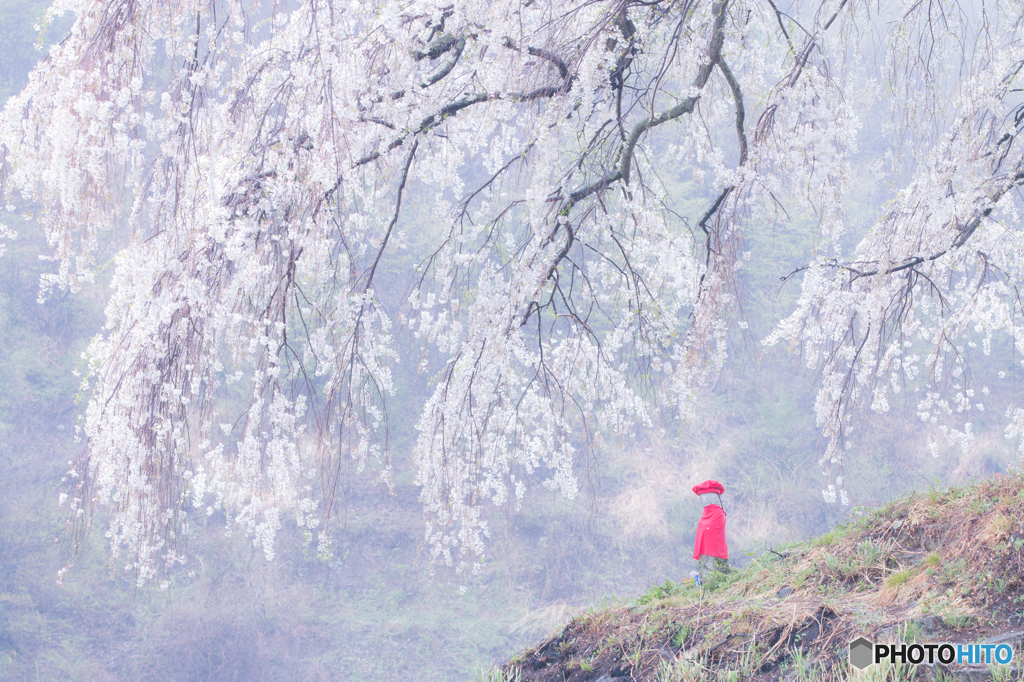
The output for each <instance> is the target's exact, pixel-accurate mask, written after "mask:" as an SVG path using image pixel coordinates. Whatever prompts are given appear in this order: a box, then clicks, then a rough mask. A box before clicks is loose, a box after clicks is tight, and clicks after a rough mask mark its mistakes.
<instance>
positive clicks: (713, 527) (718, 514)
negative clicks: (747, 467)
mask: <svg viewBox="0 0 1024 682" xmlns="http://www.w3.org/2000/svg"><path fill="white" fill-rule="evenodd" d="M693 492H694V493H696V494H697V495H702V494H704V493H718V494H719V495H721V494H722V493H724V492H725V486H723V485H722V484H721V483H719V482H718V481H704V482H703V483H701V484H700V485H695V486H693ZM701 554H707V555H708V556H714V557H719V558H721V559H728V558H729V547H728V546H727V545H726V544H725V511H724V510H723V509H722V508H721V507H719V506H718V505H717V504H709V505H707V506H706V507H704V515H703V516H702V517H700V522H698V523H697V541H696V542H695V543H694V545H693V558H694V559H699V558H700V555H701Z"/></svg>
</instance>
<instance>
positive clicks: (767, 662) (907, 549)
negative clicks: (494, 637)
mask: <svg viewBox="0 0 1024 682" xmlns="http://www.w3.org/2000/svg"><path fill="white" fill-rule="evenodd" d="M1022 484H1024V473H1021V472H1016V473H1014V474H1012V475H1008V476H999V477H996V478H995V479H993V480H989V481H985V482H981V483H977V484H975V485H971V486H966V487H962V488H951V489H949V490H946V491H939V490H934V491H932V492H930V493H924V494H914V495H911V496H909V497H905V498H902V499H899V500H897V501H895V502H892V503H890V504H888V505H887V506H885V507H884V508H881V509H879V510H876V511H874V512H871V513H866V514H864V515H862V516H861V517H860V518H859V519H858V520H857V521H855V522H852V523H850V524H848V525H846V526H842V527H839V528H837V529H835V530H834V531H832V532H830V533H828V534H827V535H824V536H822V537H819V538H817V539H814V540H811V541H808V542H803V543H799V544H795V545H790V546H787V547H785V548H776V549H775V550H769V551H768V552H767V553H765V554H764V555H762V556H761V557H759V558H757V559H756V560H754V561H753V562H752V563H751V565H750V566H749V567H748V568H746V569H744V570H742V571H735V572H733V573H732V574H729V575H718V576H716V577H715V578H714V579H713V580H710V581H708V584H707V585H705V587H704V588H703V589H701V588H699V587H697V586H695V585H693V584H692V583H684V584H681V585H677V584H673V583H671V582H667V583H666V584H665V585H660V586H654V587H652V588H650V589H649V590H648V592H647V593H646V594H645V595H643V596H641V597H640V598H638V599H637V600H636V601H635V602H634V603H632V604H628V605H620V606H614V607H611V608H603V609H594V610H591V611H590V612H588V613H586V614H582V615H579V616H578V617H576V618H575V619H574V620H572V621H571V622H570V623H569V624H568V625H566V626H565V627H564V628H563V629H562V630H561V632H559V633H557V634H556V635H554V636H551V637H549V638H548V639H545V640H544V641H542V642H541V643H540V644H538V645H537V646H535V647H533V648H531V649H529V650H527V651H525V652H523V653H521V654H520V655H518V656H516V657H515V658H514V659H512V660H511V661H509V662H508V663H506V664H505V665H504V666H502V667H501V668H500V669H496V670H494V671H492V672H491V673H490V674H488V675H484V676H483V677H482V679H485V680H502V681H509V682H510V681H516V682H555V681H557V682H584V681H595V682H615V681H616V680H623V681H624V680H656V681H658V682H669V681H686V682H689V681H701V680H764V681H768V680H772V681H775V680H781V681H784V682H794V681H796V680H822V681H835V682H840V681H845V680H878V681H881V680H894V681H895V680H968V679H969V680H981V679H995V680H1020V679H1024V667H1021V664H1022V663H1024V654H1022V651H1021V641H1022V638H1024V490H1022ZM861 635H863V636H866V637H867V638H868V639H870V640H872V641H875V642H885V641H907V642H910V641H921V642H952V643H961V642H965V643H972V642H982V641H984V640H986V639H990V638H994V637H1003V639H1001V640H999V641H1009V642H1010V643H1011V644H1012V645H1013V646H1014V647H1015V656H1014V661H1013V664H1012V665H1011V666H996V665H992V666H987V665H981V666H967V665H962V666H961V665H952V666H948V667H947V666H941V665H936V666H926V665H921V666H910V665H907V666H904V667H900V666H898V665H897V666H887V667H883V666H880V665H874V666H870V667H869V668H867V669H866V670H865V671H856V670H855V669H853V668H852V667H851V666H850V665H849V664H848V662H847V660H846V657H847V651H848V649H847V647H848V644H849V642H850V641H851V640H853V639H855V638H856V637H858V636H861Z"/></svg>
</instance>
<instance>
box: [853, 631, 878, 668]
mask: <svg viewBox="0 0 1024 682" xmlns="http://www.w3.org/2000/svg"><path fill="white" fill-rule="evenodd" d="M874 652H875V645H874V644H872V643H871V641H870V640H868V639H866V638H864V637H858V638H857V639H855V640H853V641H852V642H850V665H852V666H853V667H854V668H856V669H857V670H863V669H864V668H866V667H868V666H869V665H871V664H872V663H874V662H875V657H874Z"/></svg>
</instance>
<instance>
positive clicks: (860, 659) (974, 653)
mask: <svg viewBox="0 0 1024 682" xmlns="http://www.w3.org/2000/svg"><path fill="white" fill-rule="evenodd" d="M883 661H889V662H890V663H910V664H911V665H919V664H921V663H928V664H929V665H934V664H935V663H942V664H943V665H949V664H951V663H957V664H960V665H978V664H989V665H991V664H992V663H998V664H999V665H1007V664H1009V663H1012V662H1013V647H1012V646H1010V645H1009V644H949V643H944V644H906V643H903V644H874V643H873V642H871V641H870V640H869V639H867V638H865V637H858V638H857V639H855V640H853V641H852V642H850V665H852V666H853V667H854V668H856V669H857V670H863V669H864V668H866V667H868V666H869V665H874V664H875V663H882V662H883Z"/></svg>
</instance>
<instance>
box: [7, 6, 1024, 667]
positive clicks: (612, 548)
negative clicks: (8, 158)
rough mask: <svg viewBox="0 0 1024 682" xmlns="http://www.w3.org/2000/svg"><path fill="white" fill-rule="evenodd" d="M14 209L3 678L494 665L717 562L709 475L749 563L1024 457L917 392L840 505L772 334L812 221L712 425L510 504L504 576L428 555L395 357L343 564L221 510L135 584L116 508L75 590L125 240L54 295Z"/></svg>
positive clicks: (410, 259) (747, 281)
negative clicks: (962, 437) (457, 567)
mask: <svg viewBox="0 0 1024 682" xmlns="http://www.w3.org/2000/svg"><path fill="white" fill-rule="evenodd" d="M46 7H47V2H45V0H43V1H40V0H0V104H2V103H4V102H6V100H7V99H8V97H10V96H11V95H12V94H14V93H16V92H18V91H19V90H20V89H21V88H22V87H23V86H24V84H25V83H26V82H27V78H28V73H29V71H30V70H31V68H32V66H33V65H34V63H35V62H36V61H37V60H38V59H39V58H40V57H41V56H42V55H43V54H45V51H44V50H43V49H42V48H44V47H45V46H46V45H50V44H52V43H54V42H55V41H59V40H60V39H61V38H62V37H63V35H65V34H66V32H67V28H68V26H69V25H70V21H71V17H65V18H63V19H62V20H58V21H55V22H54V23H53V24H52V25H49V26H41V27H40V28H41V30H37V29H36V28H35V27H36V26H37V25H39V24H41V23H42V22H41V18H42V16H43V14H44V12H45V10H46ZM870 115H872V114H869V113H867V112H865V113H863V116H864V117H868V116H870ZM874 115H877V114H874ZM869 123H870V121H868V120H866V118H865V125H864V128H863V129H862V135H861V138H860V140H859V144H860V152H859V155H858V157H857V159H856V160H855V163H856V164H857V172H856V173H855V174H854V175H855V177H856V178H857V180H856V183H857V184H856V191H855V192H854V194H853V198H852V199H851V203H850V205H849V206H848V209H849V223H850V225H851V230H850V234H849V235H848V236H847V239H848V240H849V241H850V243H851V244H852V243H855V241H856V239H858V238H859V236H860V235H862V234H863V233H864V231H865V230H866V229H867V228H868V226H870V224H871V222H872V220H873V219H874V218H875V217H876V216H877V215H879V214H880V212H881V210H882V206H883V204H884V202H885V201H886V199H887V198H888V197H889V196H891V192H892V189H891V188H890V187H888V186H886V185H885V184H884V182H882V181H880V180H877V179H875V175H874V174H873V173H871V172H870V171H869V168H870V165H871V160H872V156H873V155H872V152H873V150H874V149H875V148H874V147H873V146H872V137H871V135H872V132H871V131H872V130H877V129H878V126H873V125H869ZM670 188H671V190H672V193H673V194H674V195H675V196H674V202H675V204H676V206H677V208H678V209H679V210H680V213H681V214H683V215H684V216H686V217H688V218H690V219H691V221H692V219H693V217H694V216H699V215H700V214H701V213H703V211H704V210H706V203H707V202H706V200H705V192H703V191H701V190H702V188H700V187H695V186H693V184H692V183H686V182H679V183H676V184H675V186H672V185H671V183H670ZM13 209H14V210H13V211H11V210H0V222H3V223H4V224H6V225H7V226H9V227H10V228H12V229H14V230H16V231H17V233H18V236H17V238H16V239H15V240H13V241H11V242H9V243H8V250H7V253H6V254H5V255H4V256H2V257H0V679H12V680H23V679H24V680H63V679H74V680H85V679H88V680H166V679H174V680H253V679H265V680H274V679H289V680H389V679H395V680H397V679H403V680H464V679H470V678H472V677H473V676H474V674H476V673H478V672H479V671H481V670H486V669H487V668H489V667H490V666H491V665H493V664H495V663H497V662H500V661H502V660H505V659H507V658H508V657H510V656H512V655H513V654H514V653H515V652H516V651H517V650H518V649H520V648H522V647H524V646H526V645H528V644H530V643H532V642H534V641H536V640H537V639H538V638H539V637H541V636H543V635H544V634H545V633H546V632H548V631H550V630H551V629H553V628H555V627H557V626H558V625H560V624H562V623H564V622H565V621H566V620H567V619H568V618H570V617H571V615H572V614H573V613H575V612H576V611H577V610H580V609H583V608H587V607H590V606H594V605H601V604H603V603H612V602H615V601H616V600H620V599H630V598H632V597H633V596H635V595H637V594H639V593H641V592H642V591H644V590H645V589H646V588H647V586H649V585H651V584H653V583H663V582H664V581H665V580H667V579H671V580H674V581H675V580H680V579H682V578H685V577H687V576H688V574H689V571H690V570H692V569H694V568H695V567H696V562H695V561H694V560H693V559H692V558H691V553H692V548H693V540H694V533H695V530H696V526H697V521H698V519H699V518H700V515H701V508H700V505H699V502H698V498H697V497H696V496H695V495H693V494H692V492H691V491H690V488H691V487H692V486H693V485H695V484H696V483H699V482H700V481H703V480H705V479H708V478H716V479H718V480H719V481H721V482H722V483H723V484H724V485H725V487H726V491H727V492H726V494H725V496H724V503H725V508H726V511H727V512H728V526H727V537H728V542H729V546H730V555H731V559H732V562H733V564H734V565H744V564H746V563H748V562H749V561H750V556H752V555H753V556H756V555H757V554H759V553H761V552H763V551H766V549H767V548H770V547H776V546H778V545H780V544H783V543H786V542H791V541H796V540H799V539H803V538H806V537H809V536H814V535H818V534H820V533H822V532H824V531H826V530H828V529H829V528H831V527H832V526H834V525H835V524H836V523H839V522H841V521H842V520H843V519H844V518H846V517H847V516H848V515H850V514H856V513H858V509H862V508H865V507H871V506H874V505H877V504H879V503H882V502H884V501H887V500H889V499H891V498H892V497H894V496H897V495H899V494H901V493H903V492H905V491H907V490H910V489H928V488H929V487H932V486H935V487H945V486H947V485H950V484H954V483H959V482H964V481H968V480H971V479H975V478H984V477H989V476H992V475H993V474H995V473H999V472H1002V471H1005V470H1006V469H1007V468H1008V467H1010V466H1012V465H1013V464H1014V463H1015V462H1016V461H1017V458H1018V455H1017V454H1016V446H1017V443H1015V442H1012V441H1009V440H1007V439H1006V438H1005V437H1004V435H1003V430H1002V425H1001V423H1000V422H1001V419H1002V416H1003V415H1001V414H998V413H995V411H990V412H982V413H980V414H974V415H972V417H973V427H974V431H975V433H976V434H977V437H976V439H975V440H974V441H973V442H972V443H971V444H970V447H969V449H968V450H967V452H966V453H963V452H961V451H960V450H959V449H954V448H950V447H949V446H947V445H946V444H945V440H944V438H943V437H942V434H941V433H940V431H939V428H938V426H936V425H933V424H930V423H926V422H922V421H921V420H920V419H919V418H918V416H917V415H916V411H915V405H916V401H915V399H914V398H913V396H912V394H910V393H909V392H905V393H903V395H904V396H908V395H909V400H908V401H907V403H905V404H895V403H894V405H893V409H891V410H890V411H889V412H888V413H887V414H885V415H872V416H871V417H870V418H869V419H866V420H864V421H862V422H860V423H859V426H858V428H857V430H856V431H854V432H853V439H854V440H853V445H852V447H851V450H850V456H849V458H848V460H847V463H846V467H845V481H844V483H845V486H846V487H847V489H848V491H849V493H850V500H851V504H850V506H847V507H842V506H838V505H827V504H825V503H824V501H823V498H822V494H821V489H822V488H823V487H824V485H825V479H824V476H823V475H822V473H821V470H820V469H819V467H818V464H817V462H818V459H819V457H820V456H821V452H822V449H823V445H824V444H823V442H822V439H821V437H820V433H819V430H818V429H817V428H816V426H815V423H814V400H815V394H816V390H817V383H816V377H815V374H814V371H813V370H812V369H808V368H807V367H806V366H805V365H806V363H805V361H804V359H802V358H801V357H799V355H798V354H796V353H791V352H787V350H786V349H785V348H782V347H774V348H765V347H764V346H762V344H761V339H763V338H764V337H765V336H766V335H767V334H768V333H769V331H770V330H771V328H772V324H773V323H774V322H775V321H777V320H778V319H780V318H781V317H783V316H784V315H785V314H786V313H788V312H789V311H790V310H791V306H792V303H793V301H794V300H795V298H796V296H797V294H798V293H799V279H798V278H795V279H794V280H793V281H791V282H790V283H788V284H786V285H785V286H783V285H782V284H781V283H780V277H783V276H785V275H787V274H789V273H790V272H792V271H793V270H794V269H795V268H796V267H799V266H800V265H801V264H802V262H801V260H800V259H801V258H802V257H803V258H806V254H807V253H808V252H809V249H810V248H812V246H813V244H812V240H813V239H814V237H813V235H814V234H815V223H814V220H813V217H812V216H804V217H801V216H798V215H794V216H791V217H790V219H789V220H786V221H784V222H781V221H780V222H779V223H778V224H777V225H768V226H765V228H764V229H763V230H762V231H761V232H760V233H759V234H758V235H756V236H754V237H752V238H751V240H750V242H749V243H748V245H747V246H748V248H750V249H752V250H757V251H758V253H759V256H760V257H759V258H758V259H756V260H754V261H751V265H750V267H749V268H746V269H744V270H743V271H741V274H742V278H741V281H740V282H738V286H740V287H743V288H745V289H747V291H748V292H749V294H750V295H751V299H752V300H755V301H756V302H757V305H755V306H751V309H749V310H746V311H745V314H746V317H745V319H743V320H742V323H743V324H742V325H740V324H737V325H734V329H735V332H734V333H733V334H732V335H731V336H730V338H729V349H730V350H729V360H728V362H727V364H726V366H725V369H724V370H723V372H722V373H721V375H720V377H719V379H718V381H717V382H716V383H715V385H714V386H713V387H712V389H711V390H709V391H707V392H706V393H705V394H704V395H703V396H702V397H701V398H700V403H701V407H700V409H699V412H698V416H697V417H696V418H694V419H692V420H690V421H687V422H685V423H682V422H679V421H674V420H671V419H665V420H662V422H661V423H658V424H656V425H655V427H654V428H651V429H646V430H643V431H641V432H640V433H639V435H638V436H637V437H635V438H629V439H623V440H609V439H605V440H603V441H601V442H600V443H599V447H598V448H597V455H596V456H595V457H594V458H588V459H586V460H581V461H580V462H579V463H578V468H577V473H578V475H579V478H580V489H581V494H580V495H579V496H578V497H577V498H576V499H575V500H573V501H571V502H570V501H567V500H565V499H564V498H562V497H560V496H558V495H557V494H555V493H550V492H547V491H545V490H544V489H543V488H542V487H540V486H534V487H533V488H532V489H531V490H530V491H529V492H528V493H527V495H526V499H525V500H524V503H523V508H522V510H521V511H519V512H514V511H513V510H512V509H511V508H510V507H493V506H492V507H489V508H488V509H487V513H488V514H489V518H488V523H489V525H490V529H491V537H490V540H489V544H488V547H487V552H488V553H487V556H486V558H485V561H484V567H483V570H482V571H481V572H480V574H478V575H475V576H469V577H467V576H457V575H454V574H453V573H452V572H450V571H448V570H445V569H443V568H438V569H434V570H432V567H431V566H430V564H429V560H428V559H429V553H428V552H427V551H426V549H425V547H424V546H423V519H422V510H421V506H420V503H419V500H418V496H419V490H418V488H417V487H416V486H415V485H414V483H413V479H414V471H413V470H412V462H411V457H410V455H409V451H410V450H411V447H412V444H413V441H414V439H415V436H416V432H415V428H414V425H415V423H416V421H417V419H418V417H419V415H418V414H417V413H416V408H415V406H416V405H419V404H422V399H423V397H424V396H426V395H428V394H429V390H430V387H429V381H430V377H429V376H423V375H421V374H418V373H417V371H416V363H415V362H404V363H400V364H398V365H397V366H396V367H395V368H394V371H395V376H396V385H397V386H398V391H397V392H396V395H395V396H394V397H393V398H392V399H391V400H390V401H389V407H390V410H391V424H392V432H391V443H392V466H393V469H394V489H393V492H392V491H388V490H387V489H386V488H384V487H381V486H379V485H375V484H374V478H375V477H374V476H373V475H372V474H371V473H364V474H358V473H356V472H355V471H351V472H348V474H347V476H346V477H345V485H344V491H343V495H342V497H341V499H339V500H338V505H337V508H338V513H337V516H336V518H335V519H334V521H333V522H332V525H331V531H332V535H333V538H334V548H335V555H334V556H333V557H330V558H328V557H323V556H318V555H317V553H316V548H315V545H309V544H306V543H304V541H303V539H302V537H301V535H300V534H299V533H298V532H295V530H294V527H293V528H292V529H291V530H290V531H289V529H288V528H287V525H286V527H285V529H284V530H283V531H282V532H281V533H280V534H279V536H278V541H277V542H278V554H277V557H276V558H275V559H274V560H273V561H271V562H268V561H267V560H266V559H265V558H264V556H263V552H262V551H259V550H257V548H256V547H254V546H253V544H252V542H251V540H250V539H248V538H246V537H244V536H243V535H242V534H240V533H237V532H236V533H230V532H228V531H229V530H230V529H229V528H228V527H227V526H226V520H225V517H224V516H223V514H213V515H212V516H210V517H206V518H204V519H202V520H197V521H195V526H196V527H195V529H194V532H193V534H192V536H191V537H190V538H189V541H188V542H189V546H188V550H189V554H190V561H189V564H188V565H187V566H185V567H184V568H182V569H180V570H177V571H176V572H175V573H174V574H173V575H172V576H171V586H170V588H169V589H168V590H167V591H166V592H161V591H160V590H159V589H158V588H157V586H156V584H155V583H154V584H153V585H152V586H146V587H143V588H137V587H136V586H135V585H136V583H135V576H134V574H133V573H131V572H128V573H126V572H125V571H124V568H123V566H122V565H119V564H118V563H117V562H116V561H112V560H111V559H110V556H109V552H108V548H107V544H106V542H105V539H104V537H103V530H104V529H103V526H102V520H103V516H102V511H101V512H100V515H99V519H98V522H97V523H96V524H95V526H94V527H93V529H92V531H91V536H90V537H89V538H88V539H87V541H86V542H85V544H84V546H83V549H82V550H81V552H80V554H79V556H78V557H77V558H76V559H75V566H74V568H72V570H71V571H70V573H69V574H68V576H67V578H66V579H65V580H64V583H63V585H60V586H58V585H57V583H56V579H57V571H58V569H59V568H60V567H61V565H63V563H64V562H65V561H66V560H67V557H65V556H63V554H62V552H63V551H64V549H65V544H64V543H63V542H62V541H61V527H62V525H63V523H64V521H65V519H64V517H63V516H62V514H61V511H60V510H59V509H58V506H57V501H58V495H59V493H60V491H61V478H62V477H63V475H64V474H65V472H66V471H67V469H68V463H69V461H70V460H74V459H75V458H76V457H78V456H79V455H80V454H81V452H82V444H81V443H76V442H75V438H74V435H75V426H76V424H77V422H78V418H79V415H80V414H81V411H82V408H83V407H84V400H85V399H86V396H83V395H82V394H81V393H80V391H79V382H80V379H79V377H78V376H76V375H75V371H76V370H77V369H81V368H82V366H83V361H82V359H81V353H82V351H83V350H84V349H85V347H86V345H87V343H88V340H89V339H90V337H91V336H92V335H93V334H95V333H97V332H98V331H99V329H100V327H101V325H102V322H103V306H104V301H105V297H106V295H105V290H104V282H105V280H106V279H107V278H108V277H109V274H110V265H109V259H110V258H111V257H112V256H113V254H114V253H115V252H116V250H117V248H118V246H119V244H118V239H119V235H118V234H117V233H116V230H115V231H114V234H113V236H111V237H109V242H108V243H107V244H105V245H104V247H103V255H104V257H105V258H106V259H107V264H104V263H103V262H102V260H101V262H100V265H99V271H98V276H97V283H96V284H95V285H92V286H90V287H87V288H85V289H84V290H83V291H82V292H81V293H80V294H77V295H74V296H72V295H70V294H68V293H66V292H62V291H59V290H58V291H55V292H53V293H52V294H51V295H50V296H49V297H48V298H47V300H46V301H45V303H39V302H38V295H39V277H40V275H41V274H42V273H44V272H47V271H48V270H47V268H48V267H49V266H50V263H49V262H48V261H46V260H44V259H41V258H40V255H45V254H47V252H48V249H47V246H46V241H45V237H44V236H43V234H42V233H41V228H40V226H39V225H37V224H35V223H34V222H33V221H32V220H30V219H29V218H28V217H27V215H26V213H27V208H26V207H13ZM416 214H417V210H416V202H415V201H411V202H410V209H409V212H408V213H407V214H406V216H405V217H404V218H403V221H405V223H406V225H407V226H406V229H407V230H408V231H410V232H412V230H409V227H408V225H409V224H411V223H415V221H416ZM427 225H428V223H427V222H426V221H424V224H423V225H422V226H418V227H422V230H423V231H426V230H428V229H430V228H429V227H428V226H427ZM120 236H121V237H124V236H125V235H120ZM411 241H412V245H411V246H410V247H409V248H408V249H407V250H406V251H404V252H396V253H389V254H388V257H389V258H391V259H392V268H391V273H392V274H391V276H390V278H389V279H387V280H383V279H382V280H381V284H380V285H379V288H380V289H382V290H386V291H387V292H388V295H389V296H392V300H393V301H399V300H400V299H401V298H402V296H403V293H404V291H405V288H406V286H407V284H406V282H405V281H404V280H403V279H402V276H401V274H400V273H402V272H403V271H407V270H408V268H407V267H406V268H403V265H406V266H407V265H409V264H411V263H414V262H416V260H417V259H418V254H417V253H416V243H417V242H418V241H420V238H417V237H414V238H412V239H411ZM744 325H745V329H744ZM397 338H398V343H399V344H400V345H401V344H402V336H401V334H398V335H397ZM399 350H400V352H401V350H402V349H401V348H400V349H399ZM977 356H978V357H977V358H976V361H975V362H974V364H973V369H974V376H973V380H974V383H975V385H977V386H982V385H984V386H987V387H988V388H989V389H990V392H991V394H992V402H993V403H998V402H1000V400H999V398H1000V397H1001V396H1002V397H1004V398H1005V396H1008V395H1010V394H1014V393H1019V392H1020V391H1019V388H1020V387H1019V386H1018V384H1017V380H1018V379H1017V373H1016V372H1015V371H1014V369H1013V366H1014V358H1013V356H1012V348H1010V347H1009V345H1006V346H1005V347H1004V348H1002V349H1000V348H999V347H998V346H996V347H995V348H994V349H993V353H992V356H991V357H988V358H984V361H982V359H981V354H980V352H977ZM1000 372H1005V376H1004V377H1003V378H999V373H1000ZM1003 402H1009V401H1008V400H1004V401H1003ZM979 417H981V419H979ZM986 417H987V418H988V419H989V420H990V423H987V422H986ZM933 452H934V453H937V455H938V456H933V454H932V453H933ZM461 587H465V588H466V589H465V592H464V593H462V591H461V590H460V588H461Z"/></svg>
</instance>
